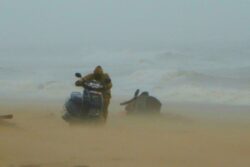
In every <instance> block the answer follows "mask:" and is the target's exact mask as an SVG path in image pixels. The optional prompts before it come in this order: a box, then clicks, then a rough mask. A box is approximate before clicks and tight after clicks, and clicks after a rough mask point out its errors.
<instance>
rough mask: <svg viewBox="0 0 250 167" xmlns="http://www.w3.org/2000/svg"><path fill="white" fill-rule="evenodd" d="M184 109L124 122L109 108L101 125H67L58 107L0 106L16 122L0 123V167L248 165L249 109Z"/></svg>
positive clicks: (118, 110) (171, 108) (117, 109)
mask: <svg viewBox="0 0 250 167" xmlns="http://www.w3.org/2000/svg"><path fill="white" fill-rule="evenodd" d="M184 108H185V110H184ZM184 108H181V107H174V105H172V106H171V105H169V106H168V107H165V108H164V111H163V114H162V115H161V116H156V117H139V116H136V117H131V116H130V117H128V116H126V115H124V114H123V113H122V112H121V111H122V108H120V107H119V106H114V105H113V106H111V109H110V110H111V112H110V113H111V114H110V117H109V120H108V122H107V124H106V125H105V126H93V125H85V126H82V125H81V126H69V125H68V124H67V123H66V122H64V121H63V120H62V119H61V115H62V106H61V104H60V103H57V104H53V105H52V104H46V103H42V102H40V103H35V104H34V103H33V104H26V103H24V104H21V103H20V104H18V105H16V106H11V105H10V104H8V103H6V104H1V108H0V110H1V113H2V114H5V113H6V114H7V113H8V114H9V113H11V114H14V118H13V119H12V120H5V121H1V123H0V133H1V137H0V166H1V167H128V166H129V167H139V166H140V167H152V166H157V167H161V166H162V167H166V166H174V167H183V166H185V167H201V166H202V167H211V166H213V167H216V166H218V167H224V166H225V167H236V166H240V167H248V166H249V165H250V160H249V155H250V133H249V128H250V123H249V121H248V120H249V118H250V117H249V116H250V114H249V112H247V108H245V109H238V110H239V111H227V110H225V111H223V110H221V108H219V109H220V113H219V114H218V113H217V112H218V111H211V112H210V113H209V114H208V112H207V111H200V112H199V111H198V110H199V108H196V110H197V111H196V110H195V109H194V108H193V110H191V107H190V106H189V108H188V107H184ZM200 109H201V108H200ZM203 109H204V108H203ZM236 109H237V108H235V110H236ZM236 112H237V113H236ZM221 118H223V119H221Z"/></svg>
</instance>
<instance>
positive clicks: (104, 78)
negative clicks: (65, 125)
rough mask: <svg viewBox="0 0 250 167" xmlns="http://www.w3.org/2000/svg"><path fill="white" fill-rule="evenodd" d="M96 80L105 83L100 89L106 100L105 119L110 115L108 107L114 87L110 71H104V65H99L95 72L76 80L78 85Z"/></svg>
mask: <svg viewBox="0 0 250 167" xmlns="http://www.w3.org/2000/svg"><path fill="white" fill-rule="evenodd" d="M91 80H96V81H98V82H100V83H101V84H102V85H103V89H102V90H101V91H100V92H101V93H102V95H103V100H104V106H103V117H104V119H105V121H106V120H107V117H108V107H109V103H110V98H111V88H112V81H111V79H110V77H109V74H108V73H104V72H103V69H102V67H101V66H100V65H99V66H97V67H95V69H94V71H93V73H90V74H88V75H86V76H84V77H82V78H81V79H80V80H78V81H76V83H75V85H76V86H81V85H83V84H84V82H86V81H91Z"/></svg>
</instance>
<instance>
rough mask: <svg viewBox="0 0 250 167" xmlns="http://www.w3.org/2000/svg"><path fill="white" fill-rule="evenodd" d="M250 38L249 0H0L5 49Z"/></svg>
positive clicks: (0, 29) (0, 42) (0, 31)
mask: <svg viewBox="0 0 250 167" xmlns="http://www.w3.org/2000/svg"><path fill="white" fill-rule="evenodd" d="M245 41H248V42H249V41H250V1H249V0H0V45H1V47H4V48H5V47H8V48H9V47H12V46H17V47H29V46H45V47H46V46H61V45H62V46H64V45H66V46H67V45H68V46H82V45H88V46H92V45H93V46H105V45H109V46H112V45H114V46H119V45H121V46H126V47H129V46H134V45H138V46H149V45H150V46H164V45H168V44H182V45H185V44H190V43H210V44H213V43H234V42H235V43H237V42H245Z"/></svg>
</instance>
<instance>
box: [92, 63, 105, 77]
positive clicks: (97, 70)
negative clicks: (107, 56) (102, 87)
mask: <svg viewBox="0 0 250 167" xmlns="http://www.w3.org/2000/svg"><path fill="white" fill-rule="evenodd" d="M102 75H103V69H102V67H101V66H100V65H99V66H97V67H96V68H95V70H94V76H95V79H100V78H101V76H102Z"/></svg>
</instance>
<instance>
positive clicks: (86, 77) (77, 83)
mask: <svg viewBox="0 0 250 167" xmlns="http://www.w3.org/2000/svg"><path fill="white" fill-rule="evenodd" d="M92 78H93V75H92V74H88V75H86V76H84V77H82V78H81V79H79V80H77V81H76V82H75V85H76V86H83V84H84V83H85V82H86V81H89V80H91V79H92Z"/></svg>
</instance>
